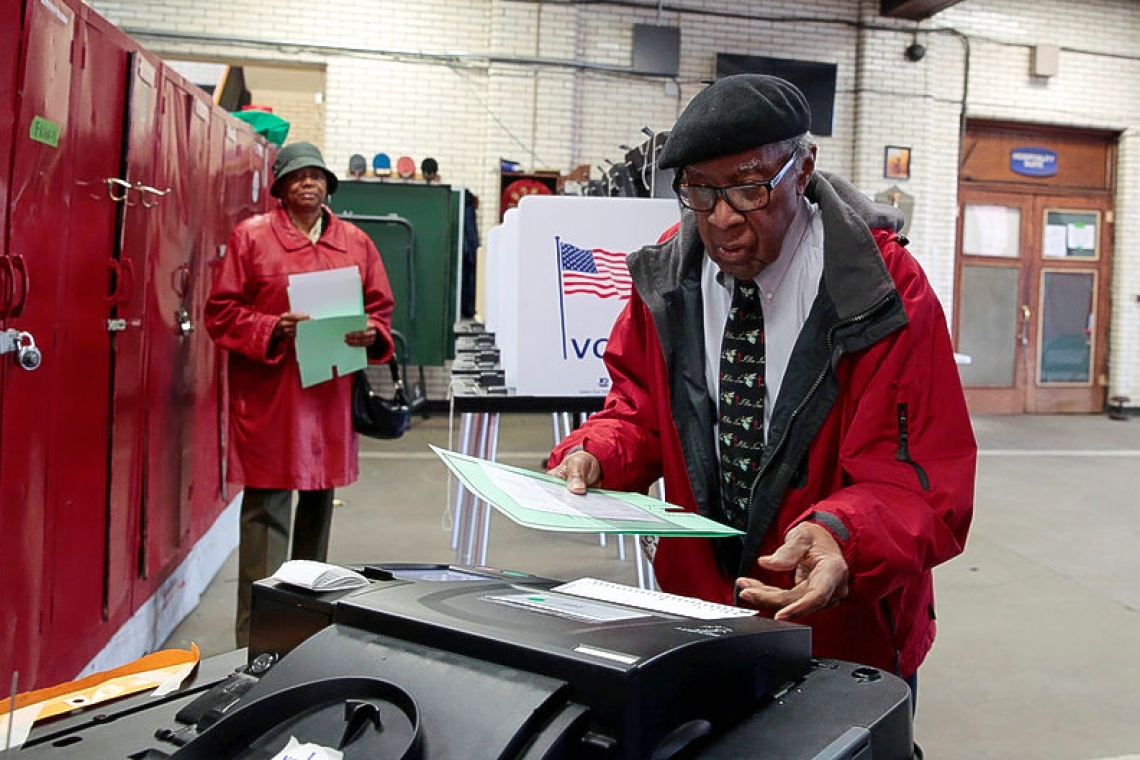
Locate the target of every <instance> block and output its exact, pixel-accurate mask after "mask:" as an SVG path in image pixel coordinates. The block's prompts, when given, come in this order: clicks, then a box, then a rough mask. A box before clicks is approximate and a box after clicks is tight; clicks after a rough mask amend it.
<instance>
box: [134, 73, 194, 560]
mask: <svg viewBox="0 0 1140 760" xmlns="http://www.w3.org/2000/svg"><path fill="white" fill-rule="evenodd" d="M159 76H160V80H159V81H160V100H159V103H160V112H159V127H158V131H159V135H160V136H161V139H160V141H159V144H158V147H157V154H156V155H155V159H156V160H155V164H154V166H153V167H152V169H151V171H150V173H149V174H146V173H140V174H135V175H134V176H135V178H136V180H137V181H140V182H142V183H144V186H145V187H151V188H153V190H143V192H142V194H141V199H140V202H141V204H142V206H143V208H142V209H141V210H140V211H139V215H140V217H141V218H142V219H143V220H144V221H143V223H144V224H145V226H146V231H145V233H144V237H145V239H147V240H149V241H151V242H152V244H151V245H150V246H149V251H148V252H147V253H148V259H147V262H146V265H147V268H148V270H149V273H148V275H147V278H146V288H145V291H144V292H145V298H146V300H147V304H146V317H145V323H144V324H145V328H144V336H145V337H144V342H145V356H146V390H145V394H146V399H147V403H146V431H147V432H146V435H145V451H146V454H145V462H146V469H145V471H144V474H143V478H144V483H145V485H144V493H143V503H142V531H143V537H142V540H143V544H142V550H143V563H142V567H143V570H144V573H145V576H146V577H148V578H152V577H155V576H156V575H159V574H161V572H162V570H163V569H164V568H166V567H167V566H168V564H169V563H170V562H171V561H172V559H174V558H176V557H177V554H178V547H179V545H180V544H181V542H182V538H183V536H184V535H185V533H186V530H187V527H188V521H189V516H190V511H189V503H190V498H189V482H190V467H189V462H188V461H184V457H188V456H190V455H191V454H192V451H191V446H192V443H193V441H192V433H193V428H192V418H193V385H194V371H195V368H194V363H193V361H192V357H191V351H190V349H191V340H192V337H193V333H192V325H191V320H190V310H191V308H192V306H193V286H194V279H193V271H192V260H193V253H194V242H195V241H194V236H193V234H192V229H193V227H195V226H196V225H197V224H198V220H197V219H195V220H193V222H192V221H191V206H192V205H193V204H192V200H193V198H194V197H195V196H196V195H198V194H204V193H203V190H204V188H203V187H201V186H200V185H196V183H195V182H194V181H193V180H192V177H193V175H194V174H196V173H198V171H199V169H200V167H201V166H202V164H203V157H202V156H200V155H198V153H199V150H198V149H197V147H198V146H199V145H200V144H202V143H204V141H205V135H206V131H205V129H206V127H208V123H207V122H206V121H205V120H204V119H203V118H200V112H198V111H197V109H194V108H193V107H192V103H191V100H192V96H191V95H190V94H189V92H188V91H187V90H186V89H184V88H183V86H182V85H181V84H180V82H179V81H178V80H176V79H175V77H177V74H173V72H168V71H167V70H165V69H164V70H162V71H160V74H159ZM192 136H193V139H192ZM192 145H193V146H194V148H195V149H194V150H193V151H192V149H191V146H192ZM139 168H140V170H141V169H142V167H141V166H140V167H139Z"/></svg>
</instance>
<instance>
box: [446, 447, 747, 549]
mask: <svg viewBox="0 0 1140 760" xmlns="http://www.w3.org/2000/svg"><path fill="white" fill-rule="evenodd" d="M431 450H432V451H434V452H435V453H436V455H438V456H439V458H440V459H442V460H443V461H444V463H445V464H446V465H447V466H448V468H449V469H450V470H451V471H452V472H453V473H455V476H456V477H457V478H459V479H460V480H461V481H462V482H463V485H464V486H466V488H467V489H468V490H470V491H471V492H472V493H473V494H475V495H476V496H477V497H479V498H480V499H482V500H483V501H485V502H487V503H488V504H490V505H491V506H492V507H494V508H495V509H497V510H499V511H500V512H502V513H503V514H504V515H506V516H507V517H508V518H510V519H511V520H513V521H514V522H516V523H518V524H519V525H522V526H524V527H527V528H536V529H538V530H553V531H562V532H572V533H613V534H629V535H642V534H644V535H651V536H692V537H713V536H739V535H742V531H739V530H737V529H735V528H731V527H729V526H727V525H722V524H721V523H718V522H715V521H713V520H710V519H708V518H707V517H703V516H702V515H699V514H697V513H696V512H690V511H688V510H685V509H684V508H682V507H678V506H675V505H673V504H669V503H667V502H664V501H660V500H659V499H654V498H652V497H650V496H646V495H645V494H640V493H626V492H624V491H606V490H602V489H590V490H589V491H588V492H587V493H586V494H585V495H578V494H572V493H570V491H569V490H567V488H566V481H564V480H562V479H560V478H556V477H553V476H551V475H547V474H545V473H539V472H533V471H531V470H524V469H521V468H519V467H511V466H510V465H505V464H500V463H498V462H492V461H490V460H487V459H479V458H478V457H472V456H467V455H466V454H459V453H457V452H454V451H447V450H445V449H441V448H438V447H436V446H432V447H431Z"/></svg>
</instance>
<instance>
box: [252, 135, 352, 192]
mask: <svg viewBox="0 0 1140 760" xmlns="http://www.w3.org/2000/svg"><path fill="white" fill-rule="evenodd" d="M310 166H315V167H317V168H318V169H320V170H321V171H323V172H324V173H325V178H326V179H327V180H328V185H329V195H332V194H333V193H335V192H336V188H337V185H338V184H339V183H338V182H337V178H336V175H335V174H333V173H332V172H331V171H329V168H328V167H327V166H325V160H324V158H322V157H321V151H320V150H319V149H318V148H317V146H316V145H313V144H312V143H311V142H295V143H289V144H288V145H286V146H285V147H283V148H282V149H281V150H279V151H277V160H276V161H274V162H273V186H272V187H271V188H269V193H270V195H272V196H273V197H274V198H280V197H281V193H280V186H281V180H283V179H284V178H285V175H287V174H289V173H290V172H295V171H297V170H298V169H307V168H308V167H310Z"/></svg>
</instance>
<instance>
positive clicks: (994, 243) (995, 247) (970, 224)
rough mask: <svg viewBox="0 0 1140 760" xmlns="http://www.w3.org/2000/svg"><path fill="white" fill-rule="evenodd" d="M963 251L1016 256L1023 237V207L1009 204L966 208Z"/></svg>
mask: <svg viewBox="0 0 1140 760" xmlns="http://www.w3.org/2000/svg"><path fill="white" fill-rule="evenodd" d="M963 213H964V214H965V216H964V218H963V219H962V253H964V254H966V255H967V256H1002V257H1005V258H1010V259H1016V258H1017V256H1018V249H1019V247H1020V243H1021V238H1020V230H1021V209H1019V208H1010V207H1008V206H973V205H968V206H966V207H965V209H964V212H963Z"/></svg>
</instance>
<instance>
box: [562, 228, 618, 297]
mask: <svg viewBox="0 0 1140 760" xmlns="http://www.w3.org/2000/svg"><path fill="white" fill-rule="evenodd" d="M557 243H558V261H559V265H560V267H561V274H562V292H563V293H564V294H565V295H568V296H572V295H578V294H582V293H585V294H589V295H593V296H597V297H598V298H620V299H622V300H623V301H624V300H628V299H629V295H630V291H631V290H632V289H633V280H631V279H630V276H629V268H628V267H626V264H625V254H624V253H613V252H611V251H605V250H602V249H601V248H594V249H592V250H587V249H585V248H579V247H578V246H576V245H572V244H570V243H566V242H563V241H562V240H560V239H557Z"/></svg>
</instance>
